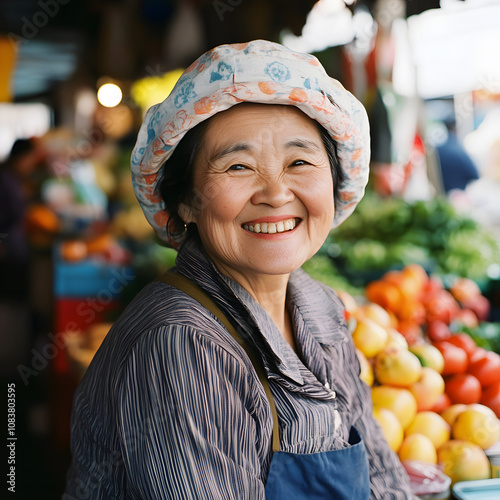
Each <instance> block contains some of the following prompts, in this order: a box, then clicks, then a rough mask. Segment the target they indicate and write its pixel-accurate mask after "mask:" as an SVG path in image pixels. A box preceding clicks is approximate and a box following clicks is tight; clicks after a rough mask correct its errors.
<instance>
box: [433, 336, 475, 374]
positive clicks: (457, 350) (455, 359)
mask: <svg viewBox="0 0 500 500" xmlns="http://www.w3.org/2000/svg"><path fill="white" fill-rule="evenodd" d="M434 345H435V346H436V347H437V348H438V349H439V351H440V352H441V354H442V355H443V358H444V369H443V371H442V373H441V375H452V374H454V373H463V372H464V371H465V370H467V365H468V364H469V360H468V358H467V353H466V352H465V351H464V350H463V349H462V348H461V347H457V346H456V345H453V344H450V343H449V342H447V341H446V340H443V341H442V342H436V343H435V344H434Z"/></svg>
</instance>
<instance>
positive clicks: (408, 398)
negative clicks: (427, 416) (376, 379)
mask: <svg viewBox="0 0 500 500" xmlns="http://www.w3.org/2000/svg"><path fill="white" fill-rule="evenodd" d="M372 401H373V405H374V406H377V407H382V408H387V409H388V410H391V411H392V413H394V415H396V417H397V419H398V420H399V423H400V424H401V425H402V427H403V429H406V428H407V427H408V426H409V425H410V424H411V422H412V420H413V419H414V418H415V415H416V414H417V402H416V401H415V398H414V396H413V395H412V393H411V392H410V391H408V390H406V389H403V388H400V387H390V386H388V385H379V386H377V387H373V389H372Z"/></svg>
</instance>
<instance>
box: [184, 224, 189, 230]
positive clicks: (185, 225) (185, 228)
mask: <svg viewBox="0 0 500 500" xmlns="http://www.w3.org/2000/svg"><path fill="white" fill-rule="evenodd" d="M187 230H188V226H187V224H184V232H186V231H187Z"/></svg>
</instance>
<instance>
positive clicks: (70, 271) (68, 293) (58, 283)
mask: <svg viewBox="0 0 500 500" xmlns="http://www.w3.org/2000/svg"><path fill="white" fill-rule="evenodd" d="M134 278H135V272H134V271H133V268H131V267H129V266H122V265H118V264H112V263H109V262H106V261H103V260H102V261H100V260H97V259H85V260H82V261H80V262H65V261H64V260H62V259H61V258H60V256H59V255H58V254H57V253H56V255H55V257H54V295H55V296H56V297H66V298H67V297H87V296H93V297H98V296H101V297H103V298H104V297H106V298H107V297H109V298H111V299H113V298H117V297H119V296H120V294H121V292H122V291H123V289H124V288H125V287H126V286H127V285H129V284H130V283H131V282H132V281H133V279H134Z"/></svg>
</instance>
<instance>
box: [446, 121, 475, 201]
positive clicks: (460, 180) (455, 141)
mask: <svg viewBox="0 0 500 500" xmlns="http://www.w3.org/2000/svg"><path fill="white" fill-rule="evenodd" d="M444 125H445V126H446V131H447V136H446V140H445V141H444V142H442V143H441V144H438V145H437V146H436V151H437V154H438V157H439V164H440V167H441V178H442V180H443V187H444V191H445V193H446V194H449V193H450V192H451V191H453V190H454V189H458V190H461V191H463V190H464V189H465V188H466V187H467V186H468V184H470V183H471V182H472V181H475V180H477V179H479V171H478V169H477V166H476V164H475V163H474V161H473V160H472V158H471V157H470V155H469V154H468V153H467V151H466V150H465V148H464V146H463V145H462V143H461V142H460V140H459V138H458V136H457V133H456V127H455V122H454V121H451V120H446V121H445V122H444Z"/></svg>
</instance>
